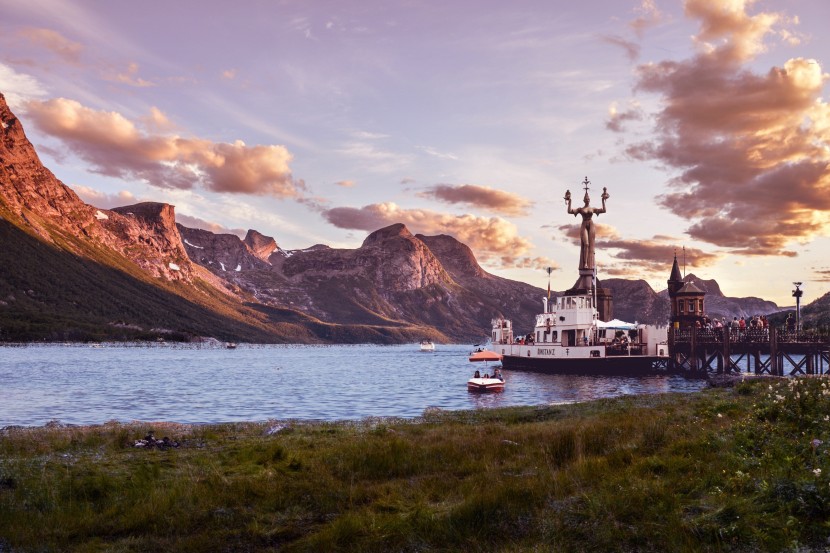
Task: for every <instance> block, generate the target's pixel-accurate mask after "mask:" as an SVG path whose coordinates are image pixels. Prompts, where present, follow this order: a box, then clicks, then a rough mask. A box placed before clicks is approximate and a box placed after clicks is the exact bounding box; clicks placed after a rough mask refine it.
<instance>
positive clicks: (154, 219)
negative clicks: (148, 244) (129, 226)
mask: <svg viewBox="0 0 830 553" xmlns="http://www.w3.org/2000/svg"><path fill="white" fill-rule="evenodd" d="M111 211H115V212H116V213H121V214H122V215H128V216H133V217H137V218H139V219H142V220H144V222H145V223H146V224H148V225H153V226H155V227H157V228H159V229H160V230H165V231H170V232H172V231H174V230H175V229H176V213H175V207H174V206H172V205H170V204H165V203H161V202H141V203H138V204H133V205H127V206H124V207H115V208H113V209H112V210H111Z"/></svg>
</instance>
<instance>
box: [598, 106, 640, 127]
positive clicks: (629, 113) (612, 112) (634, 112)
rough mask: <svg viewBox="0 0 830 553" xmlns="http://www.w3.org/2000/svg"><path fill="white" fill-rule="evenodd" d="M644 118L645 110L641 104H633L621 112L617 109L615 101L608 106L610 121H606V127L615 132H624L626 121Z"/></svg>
mask: <svg viewBox="0 0 830 553" xmlns="http://www.w3.org/2000/svg"><path fill="white" fill-rule="evenodd" d="M642 120H643V110H642V108H641V107H640V106H639V105H637V104H633V105H632V106H631V107H630V108H628V109H627V110H625V111H623V112H620V111H618V109H617V103H616V102H614V103H612V104H611V106H609V108H608V121H607V122H606V123H605V128H606V129H608V130H609V131H613V132H622V131H623V130H624V129H623V124H624V123H626V122H628V121H642Z"/></svg>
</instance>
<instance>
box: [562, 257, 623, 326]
mask: <svg viewBox="0 0 830 553" xmlns="http://www.w3.org/2000/svg"><path fill="white" fill-rule="evenodd" d="M596 283H597V284H596V286H597V291H596V298H597V316H598V317H599V320H600V321H605V322H608V321H610V320H611V319H613V318H614V295H613V293H612V292H611V289H610V288H602V287H601V283H600V281H599V279H597V281H596ZM563 295H565V296H586V295H590V296H593V295H594V270H593V269H580V270H579V279H578V280H577V281H576V283H575V284H574V285H573V287H571V289H570V290H566V291H565V292H564V293H563Z"/></svg>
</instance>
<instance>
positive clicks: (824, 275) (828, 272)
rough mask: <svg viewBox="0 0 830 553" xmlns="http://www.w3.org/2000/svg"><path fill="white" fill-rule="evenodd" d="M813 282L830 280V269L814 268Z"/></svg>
mask: <svg viewBox="0 0 830 553" xmlns="http://www.w3.org/2000/svg"><path fill="white" fill-rule="evenodd" d="M811 280H812V281H813V282H830V269H816V268H813V278H812V279H811Z"/></svg>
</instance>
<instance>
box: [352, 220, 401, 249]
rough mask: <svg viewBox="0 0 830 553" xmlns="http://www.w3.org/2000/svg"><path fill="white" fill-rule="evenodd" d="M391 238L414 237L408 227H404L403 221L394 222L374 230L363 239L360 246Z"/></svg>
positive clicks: (363, 246)
mask: <svg viewBox="0 0 830 553" xmlns="http://www.w3.org/2000/svg"><path fill="white" fill-rule="evenodd" d="M391 238H414V237H413V236H412V233H411V232H409V229H408V228H406V225H404V224H403V223H395V224H394V225H389V226H388V227H383V228H382V229H378V230H376V231H375V232H373V233H371V234H370V235H369V236H367V237H366V239H365V240H364V241H363V244H362V245H361V247H362V248H365V247H367V246H372V245H375V244H379V243H381V242H384V241H386V240H389V239H391Z"/></svg>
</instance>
